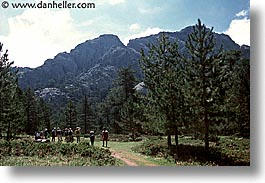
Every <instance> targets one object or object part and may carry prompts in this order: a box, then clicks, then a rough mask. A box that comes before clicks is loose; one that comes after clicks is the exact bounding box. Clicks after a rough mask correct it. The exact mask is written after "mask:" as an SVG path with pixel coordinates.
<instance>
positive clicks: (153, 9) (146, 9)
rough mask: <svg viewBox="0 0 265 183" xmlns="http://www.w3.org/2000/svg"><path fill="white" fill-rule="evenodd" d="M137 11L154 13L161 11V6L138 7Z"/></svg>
mask: <svg viewBox="0 0 265 183" xmlns="http://www.w3.org/2000/svg"><path fill="white" fill-rule="evenodd" d="M138 11H139V12H140V13H142V14H156V13H159V12H160V11H162V8H161V7H139V8H138Z"/></svg>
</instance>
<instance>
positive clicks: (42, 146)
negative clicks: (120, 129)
mask: <svg viewBox="0 0 265 183" xmlns="http://www.w3.org/2000/svg"><path fill="white" fill-rule="evenodd" d="M0 147H1V148H0V157H2V158H3V157H6V156H12V157H14V156H15V157H23V156H26V157H27V156H30V157H33V156H37V157H38V158H44V157H48V156H65V157H68V158H70V159H71V158H72V157H76V156H79V157H84V158H87V159H88V160H89V161H90V165H96V166H103V165H104V166H108V165H116V164H117V162H116V159H115V158H113V157H112V156H111V152H110V151H109V150H108V149H102V148H99V147H94V146H90V145H89V143H88V142H81V143H78V144H69V143H67V144H64V143H35V142H31V141H21V140H17V141H5V140H1V141H0Z"/></svg>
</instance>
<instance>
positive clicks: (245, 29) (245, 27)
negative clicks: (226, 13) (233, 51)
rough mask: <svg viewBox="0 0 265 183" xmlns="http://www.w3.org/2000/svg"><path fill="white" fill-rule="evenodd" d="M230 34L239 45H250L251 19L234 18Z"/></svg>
mask: <svg viewBox="0 0 265 183" xmlns="http://www.w3.org/2000/svg"><path fill="white" fill-rule="evenodd" d="M224 33H225V34H227V35H229V36H230V37H231V38H232V39H233V40H234V41H235V42H236V43H237V44H239V45H243V44H245V45H250V19H247V18H244V19H235V20H232V22H231V23H230V26H229V28H228V30H227V31H225V32H224Z"/></svg>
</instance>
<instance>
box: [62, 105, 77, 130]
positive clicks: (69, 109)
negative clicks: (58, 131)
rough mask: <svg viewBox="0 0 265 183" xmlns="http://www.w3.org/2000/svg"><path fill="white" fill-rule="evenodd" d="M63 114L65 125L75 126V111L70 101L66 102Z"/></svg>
mask: <svg viewBox="0 0 265 183" xmlns="http://www.w3.org/2000/svg"><path fill="white" fill-rule="evenodd" d="M64 114H65V122H66V125H67V127H69V128H72V129H74V128H75V127H76V126H77V111H76V107H75V105H74V104H73V102H72V101H69V102H68V103H67V106H66V107H65V113H64Z"/></svg>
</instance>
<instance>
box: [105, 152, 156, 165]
mask: <svg viewBox="0 0 265 183" xmlns="http://www.w3.org/2000/svg"><path fill="white" fill-rule="evenodd" d="M110 151H111V153H112V156H113V157H115V158H117V159H120V160H121V161H123V162H124V163H125V164H126V165H128V166H158V165H156V164H154V163H152V162H150V161H148V160H146V159H145V157H144V156H143V155H140V154H137V153H134V152H132V151H130V149H119V150H118V149H113V148H111V149H110Z"/></svg>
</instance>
